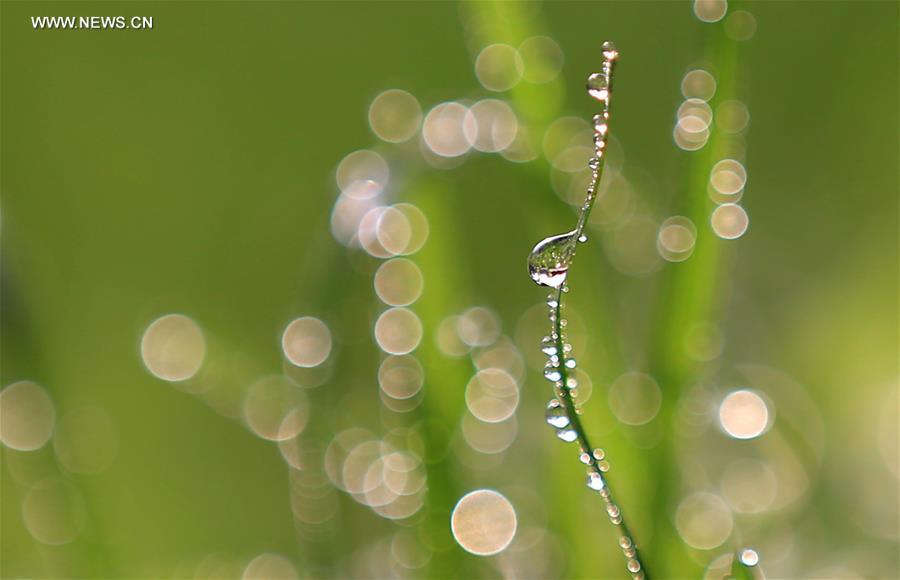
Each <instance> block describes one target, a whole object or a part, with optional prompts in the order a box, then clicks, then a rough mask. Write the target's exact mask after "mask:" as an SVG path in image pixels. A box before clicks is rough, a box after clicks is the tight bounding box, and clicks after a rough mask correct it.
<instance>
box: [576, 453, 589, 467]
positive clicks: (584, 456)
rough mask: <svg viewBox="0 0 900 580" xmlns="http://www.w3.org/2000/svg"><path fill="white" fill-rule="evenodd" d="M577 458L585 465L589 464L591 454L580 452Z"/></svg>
mask: <svg viewBox="0 0 900 580" xmlns="http://www.w3.org/2000/svg"><path fill="white" fill-rule="evenodd" d="M578 460H579V461H581V462H582V463H584V464H585V465H590V464H591V456H590V455H588V454H587V453H582V454H581V455H579V456H578Z"/></svg>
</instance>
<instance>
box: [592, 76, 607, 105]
mask: <svg viewBox="0 0 900 580" xmlns="http://www.w3.org/2000/svg"><path fill="white" fill-rule="evenodd" d="M587 91H588V94H589V95H590V96H592V97H594V98H595V99H597V100H598V101H603V102H606V101H607V100H608V99H609V76H607V74H606V73H602V72H599V73H593V74H592V75H591V76H589V77H588V80H587Z"/></svg>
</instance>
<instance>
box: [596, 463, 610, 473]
mask: <svg viewBox="0 0 900 580" xmlns="http://www.w3.org/2000/svg"><path fill="white" fill-rule="evenodd" d="M597 467H598V468H600V471H602V472H604V473H605V472H607V471H609V461H601V462H599V463H598V464H597Z"/></svg>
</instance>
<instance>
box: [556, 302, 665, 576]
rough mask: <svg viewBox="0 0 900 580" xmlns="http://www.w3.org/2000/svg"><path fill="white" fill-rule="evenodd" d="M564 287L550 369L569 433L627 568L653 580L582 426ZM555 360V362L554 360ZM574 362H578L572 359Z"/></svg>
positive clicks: (604, 467)
mask: <svg viewBox="0 0 900 580" xmlns="http://www.w3.org/2000/svg"><path fill="white" fill-rule="evenodd" d="M563 293H564V286H561V287H559V288H557V289H556V291H555V294H551V295H550V297H551V302H550V320H551V323H552V325H551V334H550V337H551V341H552V344H553V347H554V348H555V349H556V354H555V355H552V356H551V362H550V368H551V369H552V370H554V371H556V372H558V373H559V378H558V380H556V381H554V383H555V385H556V389H555V390H556V397H557V400H559V402H560V403H561V404H562V407H563V408H564V409H565V412H566V416H567V417H568V420H569V424H568V425H567V426H566V427H565V429H571V430H572V431H574V432H575V434H576V439H575V440H576V441H577V442H578V446H579V447H580V449H581V458H582V461H584V460H585V459H586V460H587V466H588V472H589V474H590V475H589V477H591V478H597V481H598V482H602V487H601V488H600V489H598V490H597V491H598V492H599V493H600V496H601V497H602V498H603V500H604V502H605V503H606V511H607V514H608V515H609V519H610V521H611V522H612V523H613V524H614V525H616V526H617V527H618V528H619V531H620V533H621V534H620V536H619V547H620V548H622V552H623V554H624V556H625V558H626V566H627V568H628V571H629V572H630V573H631V574H632V577H633V578H636V579H637V578H649V577H650V576H649V574H648V573H647V569H646V567H645V566H644V564H643V563H642V562H641V559H640V556H639V554H638V548H637V545H636V544H635V542H634V536H633V535H632V534H631V531H630V530H629V528H628V524H626V523H625V516H624V514H622V510H621V508H620V507H619V506H618V504H616V503H615V500H614V499H613V495H612V490H611V488H610V484H609V480H608V478H607V476H606V475H605V474H606V472H607V471H608V470H609V463H608V462H607V461H605V460H604V454H603V452H602V451H601V450H600V449H595V448H594V447H593V446H592V445H591V442H590V440H589V439H588V436H587V432H586V431H585V429H584V426H583V425H582V424H581V418H580V416H579V412H578V407H577V405H576V402H575V396H574V395H573V392H572V389H571V388H570V386H569V385H570V379H571V378H572V377H571V376H570V372H569V371H570V369H569V368H568V367H567V366H566V364H565V361H566V360H567V358H566V351H567V348H568V347H567V344H566V340H565V324H564V320H563V317H562V298H563ZM554 357H555V358H554ZM571 360H574V359H571Z"/></svg>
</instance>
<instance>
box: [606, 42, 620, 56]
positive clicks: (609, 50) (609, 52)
mask: <svg viewBox="0 0 900 580" xmlns="http://www.w3.org/2000/svg"><path fill="white" fill-rule="evenodd" d="M603 58H605V59H606V60H616V59H617V58H619V51H618V50H616V45H615V44H613V42H612V41H611V40H607V41H604V42H603Z"/></svg>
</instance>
